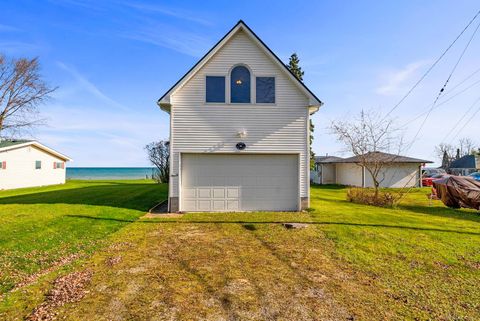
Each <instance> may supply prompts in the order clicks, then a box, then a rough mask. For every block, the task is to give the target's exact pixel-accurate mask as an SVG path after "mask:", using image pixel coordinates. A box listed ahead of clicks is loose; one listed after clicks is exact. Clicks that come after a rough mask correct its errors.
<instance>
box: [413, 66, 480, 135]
mask: <svg viewBox="0 0 480 321" xmlns="http://www.w3.org/2000/svg"><path fill="white" fill-rule="evenodd" d="M479 71H480V69H477V71H476V72H475V73H477V72H479ZM471 76H473V74H472V75H471ZM467 78H471V77H470V76H469V77H467ZM467 78H466V79H464V80H463V81H462V82H461V83H459V84H457V85H456V86H455V87H453V88H452V89H450V90H449V91H448V92H447V94H444V97H445V96H448V95H451V93H452V92H453V91H454V90H455V89H456V88H458V87H459V86H460V85H461V84H463V83H464V82H465V81H466V80H467ZM479 83H480V80H477V81H475V82H474V83H472V84H471V85H469V86H468V87H466V88H464V89H462V90H461V91H459V92H458V93H456V94H455V95H453V96H451V97H448V98H447V99H445V100H443V101H442V102H440V103H438V104H437V105H436V106H434V108H433V110H435V109H437V108H439V107H440V106H443V105H445V104H446V103H448V102H449V101H451V100H453V99H454V98H456V97H458V96H459V95H461V94H463V93H464V92H466V91H467V90H470V89H471V88H473V87H475V86H476V85H478V84H479ZM432 105H433V103H432V104H430V105H429V107H431V106H432ZM426 113H428V110H426V111H424V112H422V113H420V114H418V115H417V116H415V118H413V119H411V120H409V121H408V122H406V123H405V125H407V124H411V123H413V122H414V121H416V120H417V119H419V118H420V117H422V116H423V115H425V114H426Z"/></svg>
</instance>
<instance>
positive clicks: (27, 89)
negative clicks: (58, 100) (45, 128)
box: [0, 54, 56, 137]
mask: <svg viewBox="0 0 480 321" xmlns="http://www.w3.org/2000/svg"><path fill="white" fill-rule="evenodd" d="M55 89H56V88H50V87H48V86H47V84H46V83H45V81H43V79H42V78H41V76H40V64H39V62H38V58H34V59H27V58H20V59H7V58H6V57H5V56H4V55H3V54H0V137H1V136H2V135H4V133H9V134H16V133H18V132H19V131H22V130H27V129H30V128H32V127H33V126H35V125H38V124H40V123H41V119H40V118H39V112H38V106H39V105H41V104H42V103H44V102H45V100H47V99H48V98H49V95H50V94H51V93H52V92H53V91H54V90H55Z"/></svg>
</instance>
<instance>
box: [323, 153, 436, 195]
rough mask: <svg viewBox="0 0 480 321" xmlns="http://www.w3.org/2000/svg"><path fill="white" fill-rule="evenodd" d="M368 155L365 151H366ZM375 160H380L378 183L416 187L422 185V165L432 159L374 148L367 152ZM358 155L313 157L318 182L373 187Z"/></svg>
mask: <svg viewBox="0 0 480 321" xmlns="http://www.w3.org/2000/svg"><path fill="white" fill-rule="evenodd" d="M366 155H367V154H366ZM368 157H372V159H375V160H376V162H378V161H379V160H380V162H383V163H384V164H382V170H381V172H380V174H379V175H378V176H377V177H378V178H379V180H381V183H380V186H381V187H415V186H420V185H421V173H422V166H424V165H425V164H426V163H432V162H431V161H427V160H423V159H418V158H411V157H406V156H400V155H394V154H388V153H382V152H373V153H369V154H368V155H367V159H368ZM360 163H361V162H360V159H359V157H357V156H354V157H349V158H340V157H335V156H325V157H318V158H317V157H316V158H315V168H316V172H317V173H316V175H318V180H317V181H316V182H315V181H314V183H318V184H340V185H349V186H359V187H373V180H372V176H371V175H370V173H369V172H368V170H367V169H365V168H364V167H363V166H361V164H360Z"/></svg>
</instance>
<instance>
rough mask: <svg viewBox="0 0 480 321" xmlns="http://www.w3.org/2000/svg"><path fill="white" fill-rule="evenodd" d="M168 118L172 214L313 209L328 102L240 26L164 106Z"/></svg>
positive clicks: (167, 95) (190, 73)
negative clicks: (314, 130)
mask: <svg viewBox="0 0 480 321" xmlns="http://www.w3.org/2000/svg"><path fill="white" fill-rule="evenodd" d="M158 105H159V106H160V107H161V109H162V110H164V111H166V112H168V113H169V114H170V186H169V211H171V212H176V211H297V210H301V209H305V208H307V207H309V193H310V190H309V181H310V179H309V139H308V135H309V130H308V129H309V120H310V115H311V114H313V113H314V112H316V111H317V110H318V109H319V107H320V106H321V105H322V102H321V101H320V100H319V99H318V98H317V97H316V96H315V95H314V94H313V93H312V92H311V91H310V90H309V89H308V88H307V87H306V86H305V85H304V84H303V83H302V82H300V81H299V80H298V79H297V78H295V76H294V75H293V74H292V73H291V72H290V71H289V70H288V69H287V68H286V66H285V64H284V63H283V62H282V61H281V60H280V59H279V58H278V57H277V56H275V54H274V53H273V52H272V51H271V50H270V49H269V48H268V47H267V46H266V45H265V44H264V43H263V42H262V41H261V40H260V39H259V38H258V37H257V36H256V35H255V34H254V33H253V31H252V30H251V29H250V28H249V27H247V25H246V24H245V23H244V22H243V21H239V22H238V23H237V24H236V25H235V26H234V27H233V28H232V29H231V30H230V31H229V32H228V33H227V34H226V35H225V36H224V37H223V38H222V39H221V40H220V41H219V42H218V43H217V44H216V45H215V46H214V47H213V48H212V49H211V50H210V51H208V53H207V54H206V55H205V56H204V57H203V58H201V59H200V61H199V62H198V63H197V64H196V65H195V66H193V68H192V69H190V71H188V72H187V73H186V74H185V75H184V76H183V77H182V78H181V79H180V80H179V81H178V82H177V83H176V84H175V85H174V86H173V87H172V88H170V89H169V90H168V92H167V93H165V94H164V95H163V96H162V97H161V98H160V99H159V101H158Z"/></svg>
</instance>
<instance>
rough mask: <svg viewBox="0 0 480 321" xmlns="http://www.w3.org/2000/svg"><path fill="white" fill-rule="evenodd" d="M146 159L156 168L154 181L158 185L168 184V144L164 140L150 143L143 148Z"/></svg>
mask: <svg viewBox="0 0 480 321" xmlns="http://www.w3.org/2000/svg"><path fill="white" fill-rule="evenodd" d="M145 150H146V151H147V153H148V159H149V160H150V162H151V163H152V164H153V165H154V166H155V167H156V172H155V176H154V179H155V180H156V181H157V182H159V183H168V178H169V176H170V143H169V142H168V141H165V140H161V141H158V142H152V143H150V144H148V145H147V146H145Z"/></svg>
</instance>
